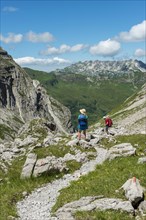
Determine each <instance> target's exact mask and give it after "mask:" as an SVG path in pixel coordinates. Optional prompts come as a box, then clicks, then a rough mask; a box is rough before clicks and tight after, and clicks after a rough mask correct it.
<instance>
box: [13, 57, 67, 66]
mask: <svg viewBox="0 0 146 220" xmlns="http://www.w3.org/2000/svg"><path fill="white" fill-rule="evenodd" d="M14 60H15V62H16V63H18V64H19V65H20V66H21V65H22V66H24V65H49V64H68V63H70V61H69V60H65V59H62V58H59V57H54V58H52V59H39V58H34V57H21V58H17V59H14Z"/></svg>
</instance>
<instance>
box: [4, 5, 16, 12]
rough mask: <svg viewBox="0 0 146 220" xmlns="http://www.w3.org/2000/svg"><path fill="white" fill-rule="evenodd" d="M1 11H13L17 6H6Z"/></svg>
mask: <svg viewBox="0 0 146 220" xmlns="http://www.w3.org/2000/svg"><path fill="white" fill-rule="evenodd" d="M2 11H5V12H15V11H18V8H15V7H12V6H8V7H4V8H3V9H2Z"/></svg>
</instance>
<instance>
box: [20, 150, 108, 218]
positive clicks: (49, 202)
mask: <svg viewBox="0 0 146 220" xmlns="http://www.w3.org/2000/svg"><path fill="white" fill-rule="evenodd" d="M96 150H97V157H96V159H95V160H91V161H89V162H87V163H85V164H83V165H82V167H81V168H80V170H77V171H75V172H74V173H73V174H67V175H64V177H63V178H61V179H59V180H55V181H53V182H52V183H49V184H47V185H46V186H44V187H41V188H39V189H37V190H35V191H33V192H32V193H31V194H30V195H29V196H28V197H27V198H25V199H24V200H22V201H20V202H18V203H17V211H18V215H19V216H20V218H19V220H57V218H56V217H52V216H51V209H52V207H53V206H54V205H55V203H56V201H57V198H58V196H59V194H60V192H59V191H60V190H61V189H63V188H66V187H68V186H69V185H70V183H71V181H74V180H78V179H79V178H80V176H82V175H86V174H87V173H89V172H91V171H93V170H94V169H95V167H96V165H97V164H102V163H103V162H104V161H105V160H106V158H107V155H108V151H107V150H105V149H103V148H96ZM60 220H61V219H60Z"/></svg>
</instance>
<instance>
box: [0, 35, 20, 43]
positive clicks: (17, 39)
mask: <svg viewBox="0 0 146 220" xmlns="http://www.w3.org/2000/svg"><path fill="white" fill-rule="evenodd" d="M22 39H23V35H22V34H14V33H8V37H3V35H1V34H0V41H2V42H4V43H5V44H8V43H19V42H21V41H22Z"/></svg>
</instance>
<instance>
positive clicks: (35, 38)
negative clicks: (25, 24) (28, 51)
mask: <svg viewBox="0 0 146 220" xmlns="http://www.w3.org/2000/svg"><path fill="white" fill-rule="evenodd" d="M26 39H27V40H28V41H30V42H33V43H37V42H44V43H47V42H51V41H53V40H54V37H53V35H52V34H50V33H49V32H44V33H39V34H36V33H34V32H32V31H30V32H29V33H27V34H26Z"/></svg>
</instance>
